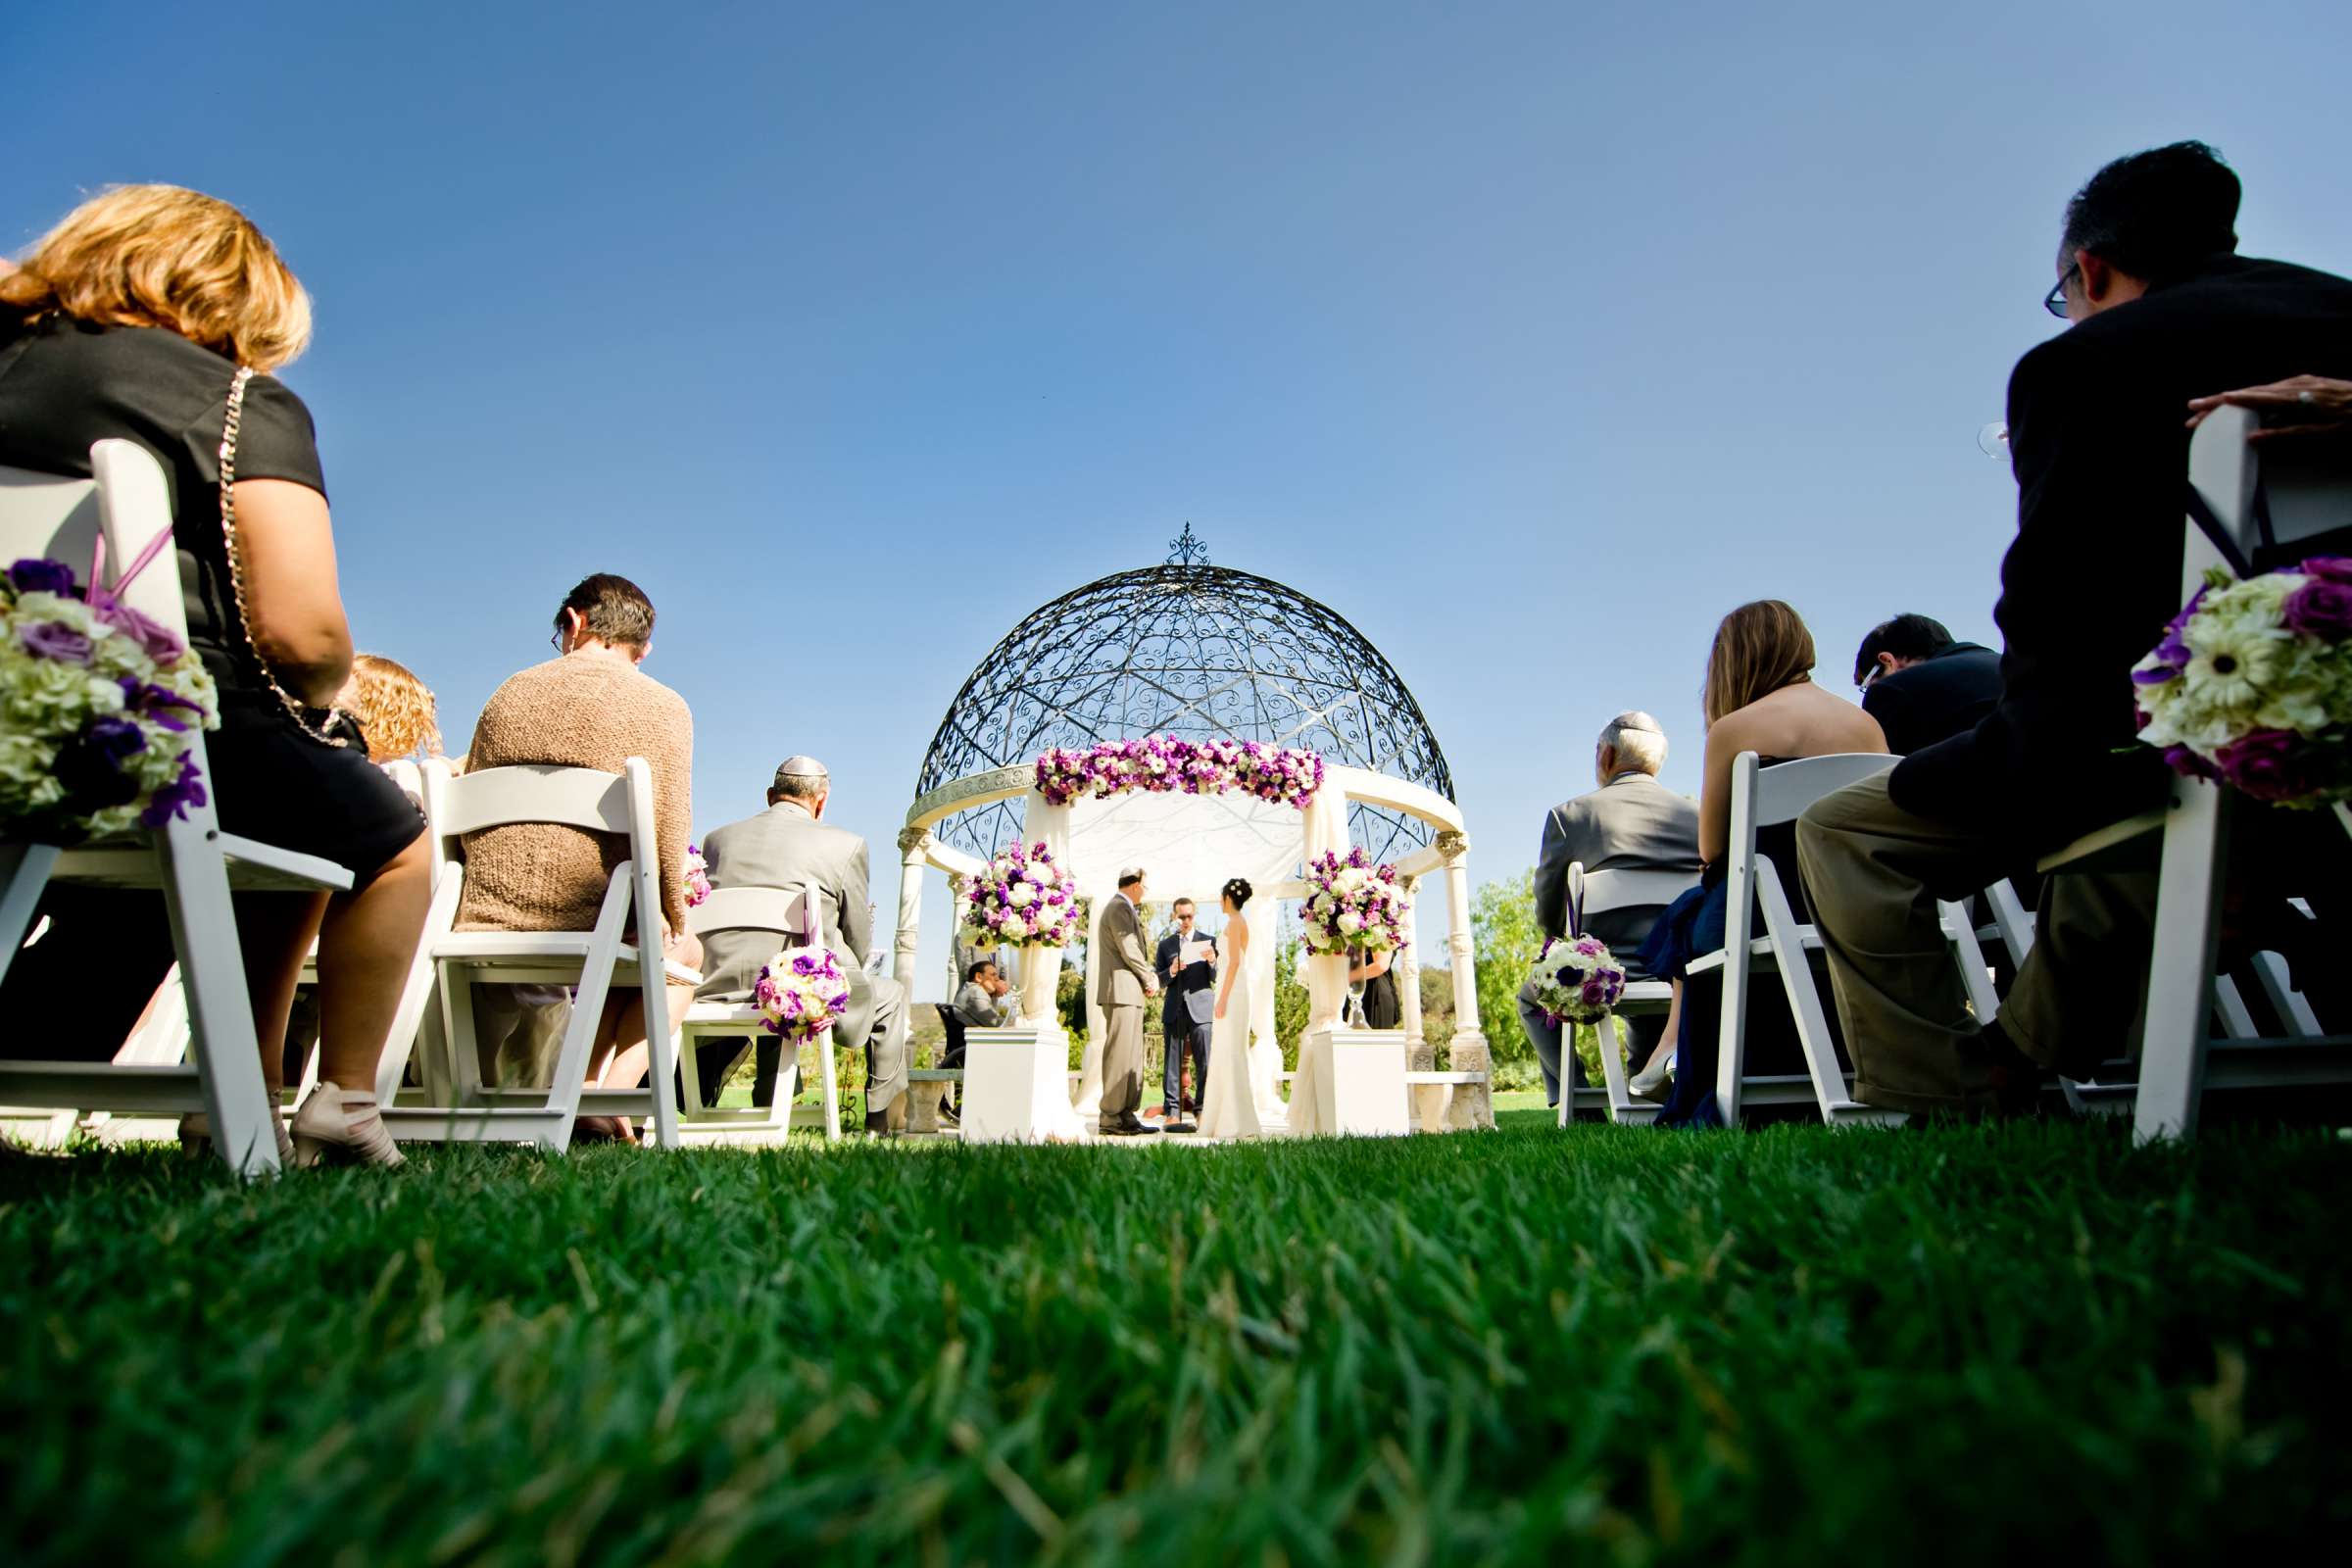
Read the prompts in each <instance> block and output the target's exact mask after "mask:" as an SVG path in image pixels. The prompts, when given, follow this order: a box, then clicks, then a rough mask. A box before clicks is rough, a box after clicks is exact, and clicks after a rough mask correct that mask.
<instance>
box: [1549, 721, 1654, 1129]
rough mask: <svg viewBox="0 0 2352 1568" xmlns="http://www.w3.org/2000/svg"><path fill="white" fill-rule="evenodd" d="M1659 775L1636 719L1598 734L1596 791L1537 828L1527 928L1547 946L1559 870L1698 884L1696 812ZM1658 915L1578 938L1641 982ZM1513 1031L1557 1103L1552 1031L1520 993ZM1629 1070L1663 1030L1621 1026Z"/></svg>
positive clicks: (1558, 895) (1562, 899) (1613, 919)
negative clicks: (1671, 875) (1532, 925)
mask: <svg viewBox="0 0 2352 1568" xmlns="http://www.w3.org/2000/svg"><path fill="white" fill-rule="evenodd" d="M1665 765H1666V732H1665V730H1664V729H1662V728H1660V727H1659V724H1658V721H1657V720H1656V719H1654V718H1652V717H1650V716H1649V715H1648V714H1647V713H1643V712H1640V711H1632V712H1624V713H1619V714H1618V715H1617V716H1616V717H1615V718H1612V719H1610V720H1609V721H1608V723H1607V724H1606V725H1605V726H1603V727H1602V729H1601V732H1600V741H1599V744H1598V745H1597V746H1596V747H1595V748H1594V750H1593V776H1594V777H1595V778H1597V779H1598V780H1599V781H1600V788H1598V789H1596V790H1594V791H1593V793H1592V794H1590V795H1580V796H1578V797H1577V798H1576V799H1575V800H1572V801H1565V802H1562V803H1561V804H1560V805H1558V806H1555V807H1553V808H1552V809H1551V810H1550V812H1549V813H1548V814H1547V815H1546V816H1545V817H1544V848H1543V853H1542V856H1541V858H1539V859H1538V861H1537V864H1536V923H1537V924H1538V925H1539V926H1541V927H1543V930H1544V935H1545V936H1547V937H1556V936H1560V935H1562V934H1564V933H1565V932H1566V930H1567V928H1568V867H1569V866H1570V865H1571V864H1573V863H1575V862H1577V861H1579V860H1581V861H1583V862H1584V867H1585V869H1586V870H1588V871H1688V872H1689V873H1691V876H1693V877H1695V876H1697V875H1698V807H1697V806H1696V805H1694V804H1693V803H1692V802H1691V801H1690V800H1689V799H1687V798H1686V797H1684V796H1680V795H1677V794H1675V793H1674V792H1673V791H1672V790H1669V789H1668V788H1666V787H1665V786H1664V785H1663V784H1660V783H1659V782H1658V769H1659V768H1661V767H1664V766H1665ZM1663 907H1664V906H1662V905H1635V906H1630V907H1625V908H1619V909H1610V910H1607V911H1605V912H1603V913H1600V914H1595V915H1593V917H1592V918H1591V919H1590V920H1588V921H1587V922H1586V929H1587V930H1589V931H1590V932H1591V933H1592V934H1593V936H1596V937H1598V938H1600V940H1601V941H1603V942H1605V943H1607V944H1608V945H1609V952H1610V953H1611V954H1612V955H1613V956H1615V957H1616V959H1617V961H1618V962H1619V963H1621V964H1623V965H1624V966H1625V970H1626V974H1627V976H1628V977H1629V978H1632V979H1646V978H1647V976H1646V975H1644V974H1643V972H1642V966H1641V964H1640V962H1639V961H1638V960H1637V958H1636V954H1638V953H1639V952H1640V951H1641V947H1642V939H1643V938H1645V937H1647V936H1648V935H1649V928H1650V927H1651V926H1652V925H1653V924H1655V923H1656V922H1657V918H1658V915H1659V913H1660V912H1661V910H1662V909H1663ZM1519 1021H1520V1023H1521V1024H1523V1025H1524V1026H1525V1027H1526V1029H1527V1037H1528V1039H1530V1040H1532V1041H1534V1042H1535V1047H1536V1059H1537V1060H1538V1061H1540V1062H1541V1063H1543V1066H1544V1096H1545V1098H1546V1099H1547V1100H1548V1101H1549V1102H1550V1103H1551V1104H1553V1105H1554V1106H1557V1105H1558V1104H1559V1103H1560V1077H1561V1073H1560V1026H1559V1025H1558V1024H1555V1023H1548V1022H1546V1021H1545V1020H1544V1009H1543V1008H1541V1007H1539V1006H1537V1005H1535V1002H1534V1001H1533V1000H1532V997H1531V995H1530V993H1529V992H1528V991H1525V990H1523V991H1521V992H1520V993H1519ZM1625 1027H1626V1033H1628V1034H1629V1035H1631V1036H1632V1037H1633V1057H1634V1061H1635V1062H1636V1063H1637V1064H1640V1063H1642V1062H1645V1061H1647V1060H1648V1059H1649V1057H1650V1054H1651V1053H1652V1052H1653V1051H1655V1050H1656V1049H1657V1044H1658V1039H1659V1036H1660V1035H1662V1034H1663V1033H1664V1032H1665V1028H1666V1020H1665V1018H1664V1017H1663V1016H1658V1015H1653V1016H1645V1017H1641V1018H1629V1019H1627V1020H1625Z"/></svg>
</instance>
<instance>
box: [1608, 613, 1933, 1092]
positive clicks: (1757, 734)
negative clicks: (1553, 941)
mask: <svg viewBox="0 0 2352 1568" xmlns="http://www.w3.org/2000/svg"><path fill="white" fill-rule="evenodd" d="M1815 662H1816V661H1815V656H1814V650H1813V633H1812V632H1811V631H1809V630H1807V629H1806V627H1805V622H1804V619H1803V617H1801V616H1800V615H1798V614H1797V613H1796V612H1795V611H1794V610H1792V609H1790V608H1789V606H1788V605H1786V604H1783V603H1782V602H1781V601H1780V600H1778V599H1760V600H1757V601H1756V602H1755V603H1753V604H1748V605H1741V606H1740V608H1739V609H1737V610H1735V611H1733V612H1732V613H1730V614H1728V615H1726V616H1724V617H1723V623H1722V624H1721V625H1719V626H1717V627H1716V628H1715V644H1714V647H1713V648H1711V649H1710V650H1709V651H1708V654H1707V683H1706V686H1705V688H1704V689H1703V690H1702V691H1701V692H1700V694H1699V700H1700V705H1701V707H1703V708H1704V709H1705V711H1706V717H1707V758H1706V765H1705V781H1704V783H1703V784H1702V786H1701V787H1700V790H1699V796H1698V857H1699V859H1700V860H1701V861H1703V862H1704V864H1705V870H1704V872H1703V874H1702V875H1701V877H1700V880H1699V885H1698V886H1697V887H1695V888H1693V889H1691V891H1690V892H1688V893H1686V894H1684V895H1683V896H1682V897H1681V898H1679V899H1677V900H1675V901H1674V902H1673V903H1672V904H1670V905H1668V906H1667V907H1666V910H1665V912H1664V913H1662V914H1660V915H1659V916H1658V921H1657V924H1656V925H1654V926H1652V927H1650V932H1649V939H1648V940H1647V941H1646V942H1644V943H1642V966H1643V967H1644V968H1646V969H1647V970H1648V971H1649V972H1650V973H1651V974H1653V975H1657V976H1660V977H1661V978H1664V979H1668V980H1672V981H1673V982H1674V1002H1673V1005H1672V1008H1671V1010H1670V1011H1669V1012H1668V1013H1667V1017H1666V1031H1665V1034H1664V1035H1663V1036H1662V1037H1661V1038H1660V1039H1659V1042H1658V1049H1657V1052H1656V1054H1654V1055H1652V1056H1651V1058H1650V1061H1649V1064H1648V1065H1647V1067H1645V1068H1644V1069H1643V1071H1642V1072H1641V1073H1640V1074H1639V1075H1637V1077H1636V1078H1635V1080H1634V1085H1633V1087H1634V1090H1635V1092H1636V1093H1638V1094H1642V1095H1644V1096H1646V1097H1647V1098H1651V1099H1664V1098H1666V1097H1665V1095H1664V1093H1663V1091H1664V1087H1665V1078H1666V1068H1667V1064H1668V1063H1669V1062H1671V1063H1673V1064H1674V1067H1675V1075H1674V1078H1675V1081H1674V1092H1673V1096H1672V1098H1671V1099H1668V1100H1667V1104H1666V1108H1665V1109H1664V1110H1663V1111H1661V1112H1660V1113H1659V1115H1658V1122H1659V1124H1660V1125H1661V1126H1683V1125H1709V1124H1712V1123H1714V1122H1715V1121H1717V1120H1719V1117H1717V1116H1716V1114H1715V1110H1714V1094H1715V1034H1714V1031H1713V1030H1712V1029H1711V1028H1698V1029H1686V1028H1685V1027H1684V1012H1683V971H1684V970H1685V968H1686V967H1688V965H1689V964H1690V962H1691V959H1692V958H1694V957H1696V956H1699V955H1700V954H1704V953H1712V952H1714V951H1715V950H1716V949H1718V948H1720V947H1722V946H1723V934H1724V924H1725V914H1726V912H1727V908H1728V903H1729V901H1728V899H1727V898H1726V895H1725V884H1724V874H1725V869H1726V868H1725V865H1724V857H1725V855H1726V854H1727V853H1728V852H1729V851H1730V848H1731V841H1732V763H1733V762H1734V761H1735V760H1737V759H1738V758H1739V756H1740V753H1742V752H1755V753H1757V754H1758V756H1759V760H1761V761H1762V762H1763V764H1764V765H1765V766H1766V767H1770V766H1772V765H1773V764H1774V763H1776V762H1786V761H1791V760H1795V759H1797V758H1800V757H1828V756H1832V755H1834V754H1837V753H1839V752H1876V753H1884V752H1885V751H1886V750H1887V737H1886V734H1885V733H1884V732H1883V731H1882V730H1881V729H1880V728H1879V721H1878V720H1877V719H1875V718H1873V717H1871V716H1870V715H1869V714H1868V713H1865V712H1864V711H1862V710H1861V709H1859V708H1857V707H1855V706H1854V705H1853V704H1852V703H1849V702H1847V701H1846V700H1845V699H1844V698H1842V697H1839V696H1837V695H1836V694H1834V693H1831V692H1826V691H1824V690H1822V689H1821V688H1820V687H1819V686H1816V685H1815V684H1814V683H1813V665H1814V663H1815ZM1756 849H1757V853H1758V854H1759V855H1762V856H1763V857H1765V858H1768V859H1770V860H1771V861H1772V862H1773V863H1774V864H1775V865H1776V866H1779V867H1782V868H1783V869H1784V871H1785V875H1784V876H1783V879H1782V880H1783V882H1784V883H1785V884H1786V885H1787V887H1788V889H1789V898H1790V899H1791V901H1793V902H1796V903H1797V904H1798V905H1799V917H1800V918H1801V917H1802V912H1803V911H1802V900H1803V897H1804V894H1803V890H1802V888H1801V887H1800V886H1799V884H1798V882H1797V877H1796V841H1795V833H1794V829H1793V827H1792V826H1784V827H1781V828H1776V829H1767V830H1766V831H1765V832H1763V833H1760V834H1758V836H1757V844H1756ZM1685 1035H1688V1036H1689V1037H1690V1038H1689V1039H1688V1040H1687V1041H1686V1040H1684V1039H1683V1038H1682V1037H1683V1036H1685Z"/></svg>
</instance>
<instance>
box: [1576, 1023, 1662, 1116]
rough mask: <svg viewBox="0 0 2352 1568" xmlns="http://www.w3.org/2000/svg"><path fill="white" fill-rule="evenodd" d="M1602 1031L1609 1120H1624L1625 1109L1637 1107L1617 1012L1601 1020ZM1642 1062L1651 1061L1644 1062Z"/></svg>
mask: <svg viewBox="0 0 2352 1568" xmlns="http://www.w3.org/2000/svg"><path fill="white" fill-rule="evenodd" d="M1599 1033H1600V1081H1601V1084H1602V1085H1603V1087H1605V1088H1606V1089H1607V1090H1608V1095H1609V1107H1608V1109H1609V1120H1611V1121H1624V1120H1627V1119H1628V1118H1627V1115H1626V1112H1628V1111H1630V1110H1632V1109H1633V1108H1634V1092H1633V1090H1632V1089H1631V1088H1630V1087H1628V1086H1627V1083H1626V1077H1625V1034H1624V1031H1623V1030H1622V1029H1621V1028H1620V1027H1619V1025H1618V1022H1617V1015H1616V1014H1615V1013H1613V1012H1612V1013H1610V1014H1609V1015H1608V1016H1607V1017H1605V1018H1603V1019H1601V1020H1600V1026H1599ZM1642 1065H1643V1066H1647V1065H1649V1064H1648V1063H1647V1062H1643V1063H1642ZM1560 1103H1561V1105H1563V1106H1565V1105H1566V1104H1567V1103H1568V1097H1567V1096H1565V1095H1562V1096H1561V1097H1560Z"/></svg>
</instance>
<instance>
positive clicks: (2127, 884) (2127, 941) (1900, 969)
mask: <svg viewBox="0 0 2352 1568" xmlns="http://www.w3.org/2000/svg"><path fill="white" fill-rule="evenodd" d="M1796 857H1797V861H1798V863H1799V864H1800V865H1801V866H1802V867H1803V870H1804V878H1805V896H1806V897H1807V898H1808V899H1810V900H1811V901H1812V905H1813V916H1814V922H1815V924H1816V925H1817V926H1818V928H1819V929H1820V931H1821V941H1822V947H1823V948H1824V949H1825V950H1826V951H1827V953H1828V955H1829V960H1830V983H1831V987H1832V989H1833V990H1834V991H1835V992H1836V993H1837V998H1838V1023H1839V1024H1840V1025H1841V1026H1842V1027H1843V1029H1844V1032H1845V1048H1846V1051H1847V1053H1848V1054H1850V1055H1851V1056H1852V1057H1853V1063H1854V1098H1855V1099H1857V1100H1860V1101H1861V1102H1863V1103H1865V1104H1871V1105H1883V1106H1886V1107H1887V1108H1889V1109H1894V1110H1908V1111H1918V1112H1930V1111H1937V1110H1956V1111H1964V1112H1965V1111H1972V1110H1977V1109H1982V1108H1985V1107H1986V1106H1987V1105H1989V1104H1990V1103H1991V1100H1992V1095H1991V1091H1990V1089H1989V1087H1988V1085H1987V1081H1986V1073H1985V1060H1984V1053H1983V1051H1982V1050H1981V1049H1980V1047H1979V1045H1978V1041H1977V1031H1978V1020H1977V1019H1976V1018H1975V1017H1974V1016H1972V1015H1971V1014H1970V1012H1969V1010H1968V997H1967V993H1966V992H1965V991H1964V990H1963V988H1962V986H1961V981H1960V969H1959V965H1958V963H1957V961H1956V960H1955V959H1954V957H1953V956H1952V950H1951V947H1950V945H1949V944H1948V943H1946V942H1945V941H1944V937H1943V922H1942V917H1941V915H1940V914H1939V913H1938V912H1937V910H1936V900H1937V899H1939V898H1940V899H1951V900H1965V899H1966V898H1968V897H1969V896H1970V895H1972V894H1974V893H1977V892H1980V891H1982V890H1983V889H1985V887H1987V886H1989V885H1990V884H1992V883H1994V882H1997V881H1999V880H2000V879H2001V878H2002V877H2003V876H2004V875H2006V874H2007V873H2008V871H2009V870H2010V869H2011V868H2013V867H2014V866H2015V865H2016V863H2017V861H2018V859H2019V850H2018V846H2017V844H2016V843H2015V842H2014V841H2007V840H1999V839H1993V838H1988V837H1985V836H1982V835H1979V834H1975V833H1970V832H1966V831H1963V830H1961V829H1957V828H1953V827H1950V826H1948V825H1946V824H1944V823H1940V822H1934V821H1930V820H1928V819H1927V818H1925V817H1920V816H1914V815H1912V814H1911V813H1910V812H1909V811H1906V810H1904V809H1902V808H1901V807H1899V806H1897V805H1895V804H1894V802H1893V801H1892V800H1890V799H1888V798H1887V775H1886V774H1884V773H1882V774H1880V775H1879V776H1877V777H1876V778H1869V779H1864V780H1863V781H1862V782H1861V783H1859V784H1851V785H1848V786H1847V787H1846V788H1844V789H1841V790H1838V792H1837V793H1835V794H1833V795H1829V796H1825V797H1824V798H1822V799H1821V800H1819V801H1817V802H1815V803H1814V805H1813V807H1812V809H1810V810H1808V811H1806V812H1805V814H1804V815H1803V816H1802V817H1801V818H1800V819H1799V820H1798V822H1797V825H1796ZM2155 859H2156V851H2155V845H2154V841H2153V840H2151V841H2150V843H2149V846H2148V849H2147V868H2146V869H2145V870H2137V869H2133V870H2129V871H2123V872H2063V871H2062V872H2059V873H2057V874H2055V875H2053V876H2050V877H2047V878H2045V879H2044V880H2043V883H2042V888H2041V904H2040V910H2039V914H2038V916H2037V918H2036V921H2035V926H2036V934H2035V937H2034V950H2033V952H2032V953H2031V954H2029V955H2028V956H2027V958H2026V961H2025V963H2024V965H2023V966H2022V967H2020V969H2019V970H2018V975H2017V980H2016V983H2015V984H2014V985H2013V986H2012V987H2011V988H2010V992H2009V996H2008V999H2007V1000H2006V1001H2004V1002H2003V1003H2002V1004H2001V1012H2000V1021H2001V1029H2002V1032H2003V1033H2005V1034H2006V1035H2007V1036H2008V1037H2009V1039H2010V1041H2011V1042H2012V1043H2013V1044H2015V1045H2016V1046H2017V1048H2018V1049H2019V1050H2021V1051H2023V1052H2025V1053H2026V1054H2027V1055H2029V1056H2032V1057H2033V1058H2034V1060H2035V1061H2038V1062H2040V1063H2041V1064H2042V1065H2043V1066H2045V1067H2050V1068H2053V1069H2055V1070H2056V1071H2058V1072H2061V1073H2063V1074H2065V1075H2066V1076H2068V1077H2070V1078H2086V1077H2089V1076H2091V1075H2092V1073H2093V1070H2094V1069H2095V1068H2096V1066H2097V1064H2098V1063H2099V1062H2101V1061H2102V1060H2105V1059H2107V1058H2109V1057H2112V1056H2117V1055H2123V1054H2128V1053H2130V1052H2131V1051H2133V1050H2135V1049H2136V1043H2137V1040H2138V1034H2139V1012H2140V1007H2141V1005H2142V1003H2143V1000H2144V996H2145V993H2146V990H2147V980H2148V950H2149V945H2150V943H2151V941H2152V940H2153V933H2154V924H2155V911H2156V864H2155Z"/></svg>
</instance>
